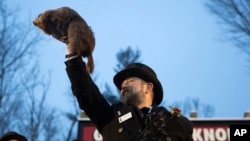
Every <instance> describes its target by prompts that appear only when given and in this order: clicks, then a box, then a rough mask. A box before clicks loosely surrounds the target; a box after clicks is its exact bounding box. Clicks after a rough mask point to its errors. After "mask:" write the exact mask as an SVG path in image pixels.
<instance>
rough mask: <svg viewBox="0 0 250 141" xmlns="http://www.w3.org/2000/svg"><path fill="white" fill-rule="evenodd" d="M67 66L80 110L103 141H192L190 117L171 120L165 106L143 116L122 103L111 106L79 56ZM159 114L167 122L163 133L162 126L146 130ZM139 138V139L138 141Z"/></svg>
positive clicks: (172, 118) (164, 124) (139, 111)
mask: <svg viewBox="0 0 250 141" xmlns="http://www.w3.org/2000/svg"><path fill="white" fill-rule="evenodd" d="M65 64H66V71H67V74H68V77H69V79H70V82H71V88H72V91H73V94H74V95H75V96H76V98H77V101H78V103H79V106H80V108H81V109H83V110H84V111H85V113H86V114H87V116H88V117H89V118H90V119H91V121H92V122H93V123H94V124H95V126H96V128H97V129H98V131H99V132H100V133H101V134H102V136H103V140H104V141H135V140H140V141H141V140H143V141H146V140H150V141H151V140H157V141H158V140H159V141H192V140H193V139H192V132H193V127H192V124H191V122H190V121H189V120H188V119H187V118H185V117H183V116H180V117H172V115H171V114H170V113H169V112H168V111H167V110H166V109H165V108H162V107H154V108H153V109H152V111H151V112H149V113H148V114H144V112H143V111H142V110H139V109H138V108H136V107H134V106H125V105H123V104H121V103H119V104H114V105H110V104H109V103H108V102H107V101H106V100H105V98H104V97H103V95H102V94H101V93H100V91H99V89H98V87H97V86H96V85H95V83H94V82H93V80H92V79H91V77H90V75H89V74H88V73H87V71H86V65H85V62H83V61H82V59H81V58H80V57H79V58H76V59H72V60H69V61H66V62H65ZM158 111H162V113H164V115H166V116H165V117H166V120H165V119H164V122H163V123H159V124H160V126H162V127H164V128H162V129H163V131H162V130H160V129H161V128H160V127H157V128H155V129H150V128H151V127H150V128H149V129H146V128H147V127H149V126H148V125H149V124H148V122H147V121H148V120H149V119H151V118H152V119H154V117H156V116H155V115H157V113H159V112H158ZM151 113H153V114H151ZM149 115H150V116H149ZM155 119H156V118H155ZM159 119H162V118H161V117H160V118H159ZM152 121H153V120H152ZM157 122H158V121H157ZM151 125H156V124H151ZM152 128H153V127H152ZM144 129H145V130H144ZM151 131H152V133H151ZM160 132H164V133H160ZM147 135H148V136H147ZM138 136H140V137H139V139H138ZM136 138H137V139H136Z"/></svg>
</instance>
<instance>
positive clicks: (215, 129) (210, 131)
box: [77, 118, 250, 141]
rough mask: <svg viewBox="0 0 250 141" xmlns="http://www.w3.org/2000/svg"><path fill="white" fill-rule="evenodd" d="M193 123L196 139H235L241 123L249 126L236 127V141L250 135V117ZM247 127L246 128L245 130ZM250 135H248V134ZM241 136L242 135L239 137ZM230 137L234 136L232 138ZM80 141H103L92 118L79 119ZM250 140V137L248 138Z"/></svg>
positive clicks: (214, 140) (197, 119)
mask: <svg viewBox="0 0 250 141" xmlns="http://www.w3.org/2000/svg"><path fill="white" fill-rule="evenodd" d="M190 121H191V122H192V123H193V127H194V128H193V139H194V141H234V140H232V139H233V138H232V135H233V134H232V132H231V130H230V129H232V126H233V127H235V126H234V125H239V124H240V125H241V126H246V127H248V128H243V127H241V126H240V127H238V126H236V127H235V128H234V132H233V133H234V134H235V135H236V137H238V139H237V140H235V141H239V140H240V141H244V139H243V137H247V138H248V137H249V134H250V129H249V127H250V118H242V119H215V118H205V119H199V118H190ZM244 129H246V130H244ZM247 135H248V136H247ZM239 137H242V138H240V139H239ZM230 138H232V139H231V140H230ZM248 139H249V138H248ZM77 140H79V141H102V140H103V139H102V136H101V134H100V133H99V132H98V131H97V129H96V128H95V126H94V125H93V124H92V123H91V121H90V120H88V119H87V120H86V119H85V120H79V125H78V139H77ZM248 141H250V139H249V140H248Z"/></svg>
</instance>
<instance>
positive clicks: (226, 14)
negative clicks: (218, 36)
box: [205, 0, 250, 55]
mask: <svg viewBox="0 0 250 141" xmlns="http://www.w3.org/2000/svg"><path fill="white" fill-rule="evenodd" d="M205 4H206V7H208V8H209V10H210V11H211V13H212V14H214V15H216V16H217V17H218V18H219V25H220V26H221V27H222V28H223V29H224V31H225V33H226V34H224V35H223V37H225V36H226V37H227V38H226V39H229V41H232V42H233V43H234V44H235V45H236V47H239V48H240V49H241V50H242V51H244V52H245V53H247V54H248V55H250V26H249V25H250V1H249V0H207V1H206V3H205Z"/></svg>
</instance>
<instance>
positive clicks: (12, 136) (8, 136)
mask: <svg viewBox="0 0 250 141" xmlns="http://www.w3.org/2000/svg"><path fill="white" fill-rule="evenodd" d="M0 141H27V139H26V137H24V136H23V135H21V134H18V133H17V132H14V131H9V132H6V133H4V134H3V135H2V137H1V138H0Z"/></svg>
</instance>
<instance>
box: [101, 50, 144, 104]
mask: <svg viewBox="0 0 250 141" xmlns="http://www.w3.org/2000/svg"><path fill="white" fill-rule="evenodd" d="M140 56H141V52H140V50H139V49H132V47H131V46H128V47H127V48H126V49H125V50H120V51H119V52H118V53H117V55H116V59H117V60H118V64H117V65H116V67H115V68H114V71H115V72H119V71H121V70H122V69H124V68H125V67H126V66H127V65H129V64H130V63H134V62H140V60H139V59H140ZM111 88H112V87H111V86H109V85H108V84H107V83H106V84H105V89H104V91H103V92H102V93H103V95H104V97H105V98H106V99H107V100H108V101H109V103H117V102H118V101H119V97H118V95H117V94H118V93H119V92H116V93H114V92H112V89H111Z"/></svg>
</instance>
